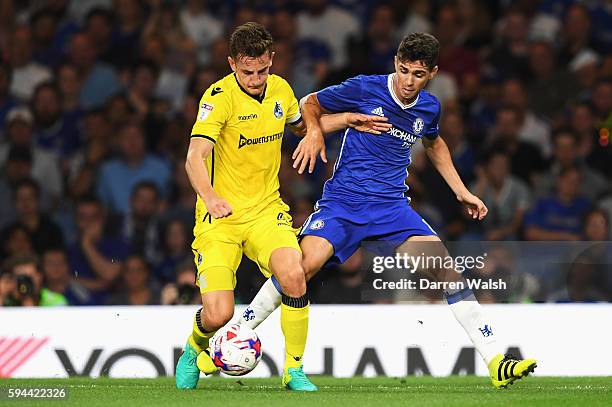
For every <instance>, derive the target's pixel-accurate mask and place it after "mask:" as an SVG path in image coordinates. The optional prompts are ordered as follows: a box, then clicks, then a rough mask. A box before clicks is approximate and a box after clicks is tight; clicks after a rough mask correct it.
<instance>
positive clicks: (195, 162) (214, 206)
mask: <svg viewBox="0 0 612 407" xmlns="http://www.w3.org/2000/svg"><path fill="white" fill-rule="evenodd" d="M213 147H214V144H213V143H211V142H210V141H208V140H207V139H205V138H200V137H192V138H191V141H190V142H189V149H188V150H187V160H186V161H185V170H186V171H187V176H188V177H189V182H191V186H192V188H193V189H194V190H195V191H196V193H197V194H198V195H199V196H200V198H202V200H203V201H204V204H205V205H206V209H207V210H208V213H210V215H211V216H212V217H213V218H215V219H217V218H224V217H226V216H229V215H231V214H232V207H231V206H230V204H229V203H228V202H227V201H226V200H225V199H223V198H221V197H220V196H219V195H217V193H216V192H215V190H214V189H213V187H212V184H211V182H210V176H209V175H208V170H207V169H206V165H204V161H205V160H206V158H207V157H208V156H209V155H210V153H211V151H212V149H213Z"/></svg>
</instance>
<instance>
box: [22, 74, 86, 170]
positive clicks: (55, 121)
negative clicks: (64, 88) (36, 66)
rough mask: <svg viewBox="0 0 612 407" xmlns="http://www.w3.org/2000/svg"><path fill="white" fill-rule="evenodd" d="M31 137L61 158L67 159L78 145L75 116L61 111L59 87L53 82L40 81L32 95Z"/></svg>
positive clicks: (76, 118) (78, 134)
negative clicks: (32, 133)
mask: <svg viewBox="0 0 612 407" xmlns="http://www.w3.org/2000/svg"><path fill="white" fill-rule="evenodd" d="M32 113H33V114H34V140H36V144H37V145H39V146H40V147H42V148H44V149H46V150H48V151H52V152H54V153H55V154H57V155H58V156H60V157H62V158H69V157H70V156H71V155H72V154H73V153H74V152H75V151H76V150H77V149H78V148H79V146H80V143H81V135H80V130H79V119H80V117H79V115H78V114H72V115H70V114H66V113H64V112H63V110H62V99H61V94H60V91H59V88H58V87H57V85H55V84H54V83H42V84H40V85H38V86H37V87H36V89H35V90H34V95H33V97H32Z"/></svg>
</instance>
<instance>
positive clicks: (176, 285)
mask: <svg viewBox="0 0 612 407" xmlns="http://www.w3.org/2000/svg"><path fill="white" fill-rule="evenodd" d="M173 274H176V278H175V280H173V281H172V282H170V283H168V284H166V285H165V286H164V288H163V289H162V291H161V303H162V305H179V304H182V305H186V304H199V303H200V301H201V300H200V290H199V288H198V287H197V286H196V284H195V278H194V276H195V274H196V271H195V266H194V264H193V259H189V260H186V261H184V262H183V263H180V264H179V265H178V266H177V267H176V271H175V272H174V273H173Z"/></svg>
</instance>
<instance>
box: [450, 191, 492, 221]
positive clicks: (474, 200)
mask: <svg viewBox="0 0 612 407" xmlns="http://www.w3.org/2000/svg"><path fill="white" fill-rule="evenodd" d="M457 200H458V201H459V202H461V203H462V204H463V205H465V207H466V208H467V212H468V214H469V215H470V216H471V217H472V219H478V220H483V219H484V217H485V216H487V212H489V209H488V208H487V206H486V205H485V204H484V203H483V202H482V201H481V200H480V198H478V197H477V196H476V195H473V194H472V193H471V192H469V191H466V192H465V193H464V194H463V195H461V196H457Z"/></svg>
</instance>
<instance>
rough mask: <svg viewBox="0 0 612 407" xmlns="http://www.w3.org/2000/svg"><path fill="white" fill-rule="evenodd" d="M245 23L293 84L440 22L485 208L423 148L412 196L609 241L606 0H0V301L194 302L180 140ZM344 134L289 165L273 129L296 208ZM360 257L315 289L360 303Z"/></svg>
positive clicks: (374, 58)
mask: <svg viewBox="0 0 612 407" xmlns="http://www.w3.org/2000/svg"><path fill="white" fill-rule="evenodd" d="M247 21H259V22H261V23H262V24H264V25H265V26H267V27H268V29H269V30H270V31H271V32H272V34H273V36H274V39H275V46H274V49H275V52H276V54H275V57H274V65H273V67H272V72H273V73H276V74H278V75H281V76H283V77H284V78H286V79H287V80H288V81H289V82H290V83H291V85H292V87H293V89H294V91H295V93H296V96H298V98H299V97H301V96H304V95H306V94H308V93H309V92H312V91H316V90H318V89H321V88H322V87H324V86H327V85H330V84H335V83H338V82H340V81H342V80H344V79H346V78H348V77H351V76H354V75H358V74H384V73H389V72H392V71H393V69H394V68H393V56H394V54H395V51H396V48H397V45H398V43H399V41H400V40H401V38H402V37H403V36H404V35H406V34H408V33H411V32H421V31H426V32H431V33H433V34H435V35H436V37H437V38H438V39H439V41H440V47H441V49H440V59H439V68H440V72H439V73H438V75H437V76H436V77H435V78H434V79H433V80H432V81H431V82H430V84H429V85H428V90H429V91H430V92H431V93H433V94H434V95H436V96H437V97H438V98H439V99H440V100H441V102H442V105H443V115H442V118H441V123H440V129H441V134H442V136H443V137H444V139H445V140H446V142H447V143H448V145H449V147H450V150H451V152H452V157H453V160H454V162H455V165H456V167H457V168H458V170H459V172H460V174H461V176H462V178H463V180H464V181H465V182H466V184H468V185H469V186H470V188H471V189H472V191H473V192H474V193H475V194H477V195H479V196H481V197H482V198H483V200H484V201H485V203H486V204H487V206H488V207H489V215H488V216H487V218H486V219H485V221H484V222H482V223H476V222H473V221H471V220H470V219H469V218H468V217H467V216H466V214H465V213H464V211H463V210H462V208H461V207H460V205H458V203H457V201H456V199H455V197H454V196H453V194H452V192H451V191H450V189H448V187H447V186H446V185H445V183H444V181H443V180H442V179H441V177H440V176H439V175H438V174H437V172H436V171H435V169H433V167H432V165H431V164H430V163H429V162H428V160H427V159H426V158H425V155H424V152H423V150H422V148H421V149H419V148H415V149H414V151H413V153H412V154H413V156H412V165H411V167H410V176H409V177H408V179H407V183H408V185H409V186H410V192H409V195H410V197H411V198H412V204H413V206H414V207H415V209H416V210H417V211H419V213H421V214H422V215H423V217H424V218H425V219H426V220H427V221H428V222H429V223H430V224H431V225H432V226H433V227H434V228H435V229H436V230H437V231H438V232H439V234H440V236H441V237H443V238H444V239H447V240H451V241H474V240H490V241H497V240H499V241H504V240H507V241H517V240H530V241H606V240H610V236H611V228H612V227H611V225H610V215H611V213H612V182H611V181H612V147H611V146H610V130H611V129H612V2H610V1H603V0H602V1H589V0H585V1H578V0H576V1H572V0H541V1H534V0H529V1H528V0H517V1H510V0H505V1H504V0H500V1H485V0H456V1H442V0H438V1H426V0H412V1H408V0H405V1H399V0H391V1H386V2H382V1H374V0H364V1H359V0H303V1H288V0H266V1H263V0H253V1H246V0H245V1H240V0H208V1H203V0H79V1H69V0H46V1H44V0H29V1H27V0H23V1H21V0H19V1H18V0H0V167H1V168H2V171H1V172H0V260H1V261H2V268H1V270H2V271H1V272H0V305H2V304H4V305H55V304H70V305H96V304H179V303H198V302H199V297H198V291H197V288H196V287H195V285H194V265H193V254H192V252H191V249H190V243H191V239H192V234H191V231H192V228H193V223H194V219H193V210H194V205H195V195H194V192H193V191H192V189H191V186H190V184H189V181H188V179H187V176H186V174H185V170H184V159H185V153H186V149H187V146H188V143H189V137H188V136H189V133H190V130H191V126H192V125H193V122H194V118H195V116H196V112H197V108H198V100H199V98H200V97H201V95H202V93H203V91H204V90H205V89H206V88H207V87H208V86H209V85H210V84H212V83H213V82H214V81H216V80H217V79H219V78H221V77H222V76H224V75H226V74H227V73H229V72H230V68H229V66H228V63H227V55H228V54H229V52H228V36H229V33H230V32H231V31H232V29H233V28H234V27H236V26H237V25H240V24H242V23H244V22H247ZM340 141H341V138H340V136H339V135H329V137H328V138H327V149H328V157H329V156H331V158H332V159H331V160H330V164H329V165H324V164H322V163H319V164H318V165H317V168H316V170H315V172H314V174H312V175H310V176H300V175H298V174H297V173H296V171H295V170H294V169H293V168H292V167H291V160H290V158H291V152H292V151H293V148H294V147H295V146H296V145H297V142H298V139H297V138H296V137H295V136H294V135H293V134H291V133H290V132H287V133H286V134H285V138H284V143H283V161H282V162H283V164H282V167H281V170H280V183H281V194H282V196H283V199H284V200H285V201H286V202H287V203H289V204H290V205H291V208H292V214H293V217H294V222H295V225H296V226H299V225H301V224H302V222H303V221H304V220H305V219H306V217H307V216H308V215H309V214H310V212H311V211H312V208H313V204H314V202H315V201H316V200H317V199H318V198H319V197H320V194H321V190H322V185H323V182H324V181H325V180H326V179H327V178H328V177H329V176H330V175H331V172H332V169H333V167H332V166H333V158H335V156H337V153H338V151H339V147H340ZM363 261H364V260H363V256H362V254H361V252H358V253H357V255H356V256H355V258H354V259H351V260H350V261H349V262H348V263H347V264H346V265H344V266H341V267H335V268H332V269H331V270H329V271H327V272H325V273H321V275H320V276H319V277H317V278H316V279H315V280H314V281H313V282H312V284H311V298H312V301H313V302H314V303H317V302H318V303H351V302H360V301H361V296H360V293H361V284H362V282H363V278H364V277H363V276H362V273H358V272H357V270H358V269H359V268H360V265H362V263H363ZM560 267H561V266H560ZM610 271H611V270H610V265H609V263H608V265H607V267H603V268H600V269H598V271H597V272H592V273H590V274H588V273H587V274H588V275H586V277H585V273H584V272H581V274H579V276H580V278H578V277H576V276H578V274H577V272H576V271H573V270H570V271H567V270H565V271H562V272H566V274H567V279H566V281H564V282H562V283H560V284H561V285H563V284H565V283H567V284H569V282H570V281H574V280H576V279H577V280H578V281H579V282H580V284H582V287H587V288H588V287H592V288H593V289H595V290H597V295H595V294H590V291H589V294H588V295H587V294H584V295H582V296H576V295H573V294H571V293H570V294H568V293H567V292H566V293H565V297H564V296H558V295H555V290H556V289H557V288H559V286H556V287H555V286H550V285H549V284H541V283H542V282H541V281H540V280H541V279H542V278H544V277H543V276H538V275H528V276H527V275H525V276H524V278H523V277H521V278H519V280H520V281H521V284H523V283H524V284H528V285H529V284H531V286H532V287H533V286H539V287H548V291H547V292H544V293H542V291H541V290H539V291H537V292H538V294H537V295H535V294H529V293H535V292H536V291H533V290H527V291H525V292H526V293H527V294H525V295H524V296H522V297H521V298H520V301H534V300H537V301H558V300H568V301H572V300H575V301H611V300H612V278H610V277H608V275H609V274H610ZM516 273H519V274H520V273H521V270H516ZM572 273H573V274H572ZM602 273H603V274H602ZM606 273H607V274H606ZM238 274H239V275H238V287H237V291H236V298H237V301H238V302H248V301H249V300H250V299H251V298H252V296H253V295H254V293H255V292H256V291H257V289H258V288H259V287H260V285H261V283H262V281H263V280H262V277H261V275H260V273H259V272H258V271H257V269H256V266H255V265H254V264H253V263H251V262H250V261H248V260H245V261H243V263H242V265H241V267H240V269H239V271H238ZM564 275H565V274H564ZM570 291H571V290H570ZM583 291H584V290H583ZM587 291H588V290H587ZM562 297H563V298H562ZM490 300H491V301H505V300H508V298H496V297H494V296H493V297H492V298H490Z"/></svg>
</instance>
